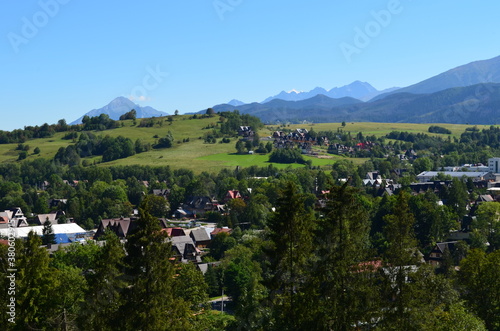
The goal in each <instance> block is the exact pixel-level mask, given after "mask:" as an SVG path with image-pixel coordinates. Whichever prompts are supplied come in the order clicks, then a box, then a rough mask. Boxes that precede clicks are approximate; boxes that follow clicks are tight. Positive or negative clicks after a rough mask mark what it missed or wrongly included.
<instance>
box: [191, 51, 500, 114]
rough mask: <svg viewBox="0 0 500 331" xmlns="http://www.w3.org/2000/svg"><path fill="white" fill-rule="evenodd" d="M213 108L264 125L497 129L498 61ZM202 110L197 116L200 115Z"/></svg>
mask: <svg viewBox="0 0 500 331" xmlns="http://www.w3.org/2000/svg"><path fill="white" fill-rule="evenodd" d="M234 101H235V100H232V104H222V105H216V106H214V107H212V108H214V110H215V111H217V112H218V111H232V110H234V109H235V107H237V109H238V110H239V111H240V112H242V113H248V114H252V115H255V116H258V117H259V118H260V119H261V120H262V121H264V122H265V123H276V122H291V123H300V122H303V121H311V122H341V121H356V122H361V121H363V122H389V123H391V122H408V123H470V124H500V56H499V57H495V58H493V59H489V60H483V61H476V62H472V63H469V64H466V65H462V66H459V67H457V68H454V69H451V70H448V71H446V72H444V73H442V74H439V75H437V76H434V77H431V78H429V79H426V80H424V81H422V82H420V83H417V84H414V85H411V86H408V87H404V88H399V89H398V88H394V89H391V90H389V91H387V90H386V91H377V90H376V89H375V88H374V87H373V86H371V85H370V84H368V83H364V82H359V81H356V82H353V83H352V84H349V85H346V86H343V87H340V88H333V89H331V90H330V91H327V90H325V89H323V88H320V87H318V88H315V89H313V90H311V91H309V92H297V91H291V92H284V91H283V92H281V93H280V94H278V95H276V96H274V97H270V98H267V99H266V100H264V101H263V102H262V103H258V102H254V103H250V104H237V103H235V102H234ZM204 112H205V110H203V111H200V112H199V113H204Z"/></svg>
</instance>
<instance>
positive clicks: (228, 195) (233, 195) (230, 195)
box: [226, 190, 241, 199]
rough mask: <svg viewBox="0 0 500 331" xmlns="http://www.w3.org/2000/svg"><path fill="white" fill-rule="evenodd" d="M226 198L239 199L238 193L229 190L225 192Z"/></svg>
mask: <svg viewBox="0 0 500 331" xmlns="http://www.w3.org/2000/svg"><path fill="white" fill-rule="evenodd" d="M226 198H228V199H237V198H241V194H240V191H237V190H229V191H227V194H226Z"/></svg>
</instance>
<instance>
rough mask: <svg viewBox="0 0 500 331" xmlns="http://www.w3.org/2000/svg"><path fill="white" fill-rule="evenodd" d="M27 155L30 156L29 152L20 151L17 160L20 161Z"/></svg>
mask: <svg viewBox="0 0 500 331" xmlns="http://www.w3.org/2000/svg"><path fill="white" fill-rule="evenodd" d="M27 157H28V153H27V152H26V151H22V152H21V153H19V156H18V158H17V160H18V161H20V160H24V159H25V158H27Z"/></svg>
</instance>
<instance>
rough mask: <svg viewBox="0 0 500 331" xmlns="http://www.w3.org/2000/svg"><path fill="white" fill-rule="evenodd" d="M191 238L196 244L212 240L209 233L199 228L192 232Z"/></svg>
mask: <svg viewBox="0 0 500 331" xmlns="http://www.w3.org/2000/svg"><path fill="white" fill-rule="evenodd" d="M191 236H192V238H193V239H194V241H195V242H200V241H210V240H211V238H210V236H209V235H208V233H207V231H206V230H205V229H203V228H199V229H195V230H193V231H191Z"/></svg>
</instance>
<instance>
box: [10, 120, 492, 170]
mask: <svg viewBox="0 0 500 331" xmlns="http://www.w3.org/2000/svg"><path fill="white" fill-rule="evenodd" d="M173 119H174V120H173V121H172V122H171V123H169V122H168V121H167V120H166V117H163V118H157V120H158V122H159V121H161V120H163V121H162V124H161V125H160V124H159V123H158V124H156V125H155V126H154V127H150V128H146V127H138V125H139V123H140V121H141V120H140V119H138V120H137V124H136V125H134V124H133V121H132V120H127V121H121V123H123V124H122V126H121V127H119V128H117V129H113V130H107V131H101V132H94V133H95V134H98V135H109V136H112V137H116V136H120V135H121V136H124V137H128V138H130V139H132V140H133V141H135V140H136V139H138V138H139V139H141V140H142V141H143V142H149V143H151V144H154V143H155V142H156V140H157V138H155V136H157V137H163V136H165V135H166V134H167V132H168V131H171V132H172V134H173V136H174V139H175V143H174V147H172V148H168V149H159V150H154V149H153V150H151V151H149V152H145V153H140V154H136V155H134V156H131V157H128V158H125V159H119V160H115V161H112V162H107V163H101V164H100V165H101V166H109V165H132V164H138V165H151V166H167V165H169V166H171V167H172V168H187V169H190V170H193V171H194V172H197V173H199V172H202V171H209V172H212V171H218V170H220V169H221V168H224V167H229V168H234V167H236V166H241V167H248V166H252V165H257V166H262V167H265V166H268V165H269V164H270V163H269V162H268V161H267V160H268V155H258V154H253V155H237V154H235V151H236V150H235V144H236V138H232V139H231V142H230V143H227V144H222V143H216V144H206V143H204V140H203V136H204V135H205V133H207V132H210V131H211V130H212V129H210V128H207V127H210V126H213V125H216V124H217V121H218V117H212V118H202V119H190V116H189V115H178V116H173ZM430 125H432V124H410V123H346V126H345V127H344V128H342V125H341V123H317V124H311V123H308V124H291V125H287V126H286V128H287V129H297V128H306V129H308V130H310V129H311V128H313V129H314V130H315V131H316V132H319V131H327V130H333V131H336V130H337V129H338V128H342V129H343V130H344V131H345V132H347V131H350V132H351V133H353V134H356V133H358V132H362V133H363V134H364V135H365V136H366V135H375V136H377V137H379V136H383V135H386V134H387V133H389V132H391V131H408V132H415V133H417V132H422V133H427V134H430V135H435V134H431V133H428V131H427V130H428V128H429V126H430ZM437 125H439V126H442V127H445V128H447V129H449V130H451V132H452V134H451V135H452V136H456V137H459V136H460V134H461V133H462V132H463V131H464V130H465V128H467V127H470V125H459V124H437ZM483 127H489V126H478V128H480V129H482V128H483ZM276 130H283V127H279V126H278V125H268V126H265V127H264V128H263V129H262V130H260V131H259V135H260V137H261V138H264V137H268V136H271V135H272V133H273V131H276ZM64 134H65V133H56V134H55V135H54V136H53V137H51V138H44V139H33V140H29V141H27V142H26V143H25V144H27V145H29V146H30V149H29V151H28V158H27V160H33V159H35V158H39V157H43V158H53V157H54V155H55V154H56V152H57V150H58V149H59V148H60V147H65V146H68V145H69V144H71V143H72V141H71V140H64V139H63V136H64ZM440 136H447V135H440ZM187 138H189V141H188V142H183V141H184V140H186V139H187ZM218 140H219V141H220V139H218ZM17 145H18V144H0V163H4V162H22V161H17V157H18V154H19V151H18V150H16V147H17ZM35 147H38V148H40V151H41V152H40V154H39V155H34V154H33V150H34V149H35ZM305 158H306V159H310V160H312V164H313V165H314V166H321V167H325V166H328V165H331V164H332V163H333V162H335V161H336V160H338V159H340V158H343V157H340V156H334V155H329V154H326V153H320V155H319V156H318V157H311V156H306V157H305ZM88 160H90V161H94V160H96V161H99V160H100V157H97V156H94V157H92V158H88ZM351 160H352V161H353V162H355V163H358V164H360V163H363V162H364V161H365V159H351ZM274 165H275V166H276V167H279V168H286V167H289V166H290V167H302V165H298V164H292V165H287V164H274Z"/></svg>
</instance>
